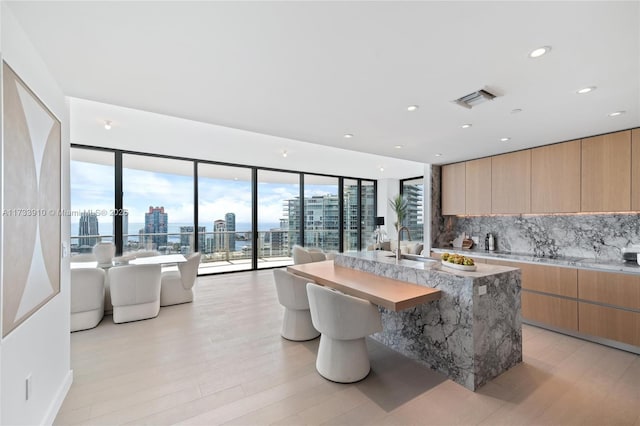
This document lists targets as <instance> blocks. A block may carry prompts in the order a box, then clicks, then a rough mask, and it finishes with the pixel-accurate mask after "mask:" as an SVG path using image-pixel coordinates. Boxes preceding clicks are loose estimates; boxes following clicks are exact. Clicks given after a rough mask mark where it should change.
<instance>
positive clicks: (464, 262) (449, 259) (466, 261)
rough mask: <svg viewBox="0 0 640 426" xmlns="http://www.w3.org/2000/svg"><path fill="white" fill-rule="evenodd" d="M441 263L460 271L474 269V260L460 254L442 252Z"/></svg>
mask: <svg viewBox="0 0 640 426" xmlns="http://www.w3.org/2000/svg"><path fill="white" fill-rule="evenodd" d="M440 259H441V261H442V264H443V265H444V266H446V267H448V268H453V269H459V270H461V271H475V270H476V269H477V267H476V264H475V262H474V261H473V259H471V258H470V257H466V256H462V255H460V254H449V253H443V254H442V256H441V257H440Z"/></svg>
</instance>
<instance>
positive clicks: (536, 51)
mask: <svg viewBox="0 0 640 426" xmlns="http://www.w3.org/2000/svg"><path fill="white" fill-rule="evenodd" d="M550 51H551V46H542V47H538V48H537V49H534V50H532V51H531V53H529V57H530V58H539V57H540V56H542V55H545V54H547V53H549V52H550Z"/></svg>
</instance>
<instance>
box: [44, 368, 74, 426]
mask: <svg viewBox="0 0 640 426" xmlns="http://www.w3.org/2000/svg"><path fill="white" fill-rule="evenodd" d="M72 383H73V370H69V372H68V373H67V376H66V377H65V378H64V381H63V382H62V386H60V389H58V392H57V393H56V396H55V398H54V399H53V401H51V404H50V405H49V409H48V410H47V413H46V414H45V416H44V418H43V419H42V423H41V424H43V425H52V424H53V421H54V420H55V419H56V416H57V415H58V412H59V411H60V408H61V407H62V403H63V402H64V399H65V398H66V397H67V393H69V389H71V384H72Z"/></svg>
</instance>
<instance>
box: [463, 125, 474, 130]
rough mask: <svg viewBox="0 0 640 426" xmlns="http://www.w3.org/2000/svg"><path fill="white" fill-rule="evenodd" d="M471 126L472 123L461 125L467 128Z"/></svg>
mask: <svg viewBox="0 0 640 426" xmlns="http://www.w3.org/2000/svg"><path fill="white" fill-rule="evenodd" d="M471 126H473V124H463V125H462V126H460V127H462V128H463V129H468V128H469V127H471Z"/></svg>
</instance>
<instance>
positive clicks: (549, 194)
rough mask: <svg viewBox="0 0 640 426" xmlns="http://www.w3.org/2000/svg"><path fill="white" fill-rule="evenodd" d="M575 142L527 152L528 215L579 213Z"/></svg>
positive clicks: (577, 153)
mask: <svg viewBox="0 0 640 426" xmlns="http://www.w3.org/2000/svg"><path fill="white" fill-rule="evenodd" d="M580 150H581V143H580V141H579V140H576V141H571V142H564V143H560V144H556V145H549V146H543V147H540V148H535V149H532V150H531V212H532V213H569V212H579V211H580Z"/></svg>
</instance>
